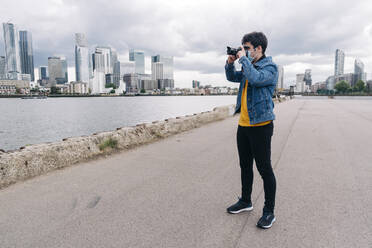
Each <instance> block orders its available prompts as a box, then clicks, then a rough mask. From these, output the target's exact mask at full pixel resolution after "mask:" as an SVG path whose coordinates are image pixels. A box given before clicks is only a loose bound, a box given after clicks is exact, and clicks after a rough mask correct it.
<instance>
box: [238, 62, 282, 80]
mask: <svg viewBox="0 0 372 248" xmlns="http://www.w3.org/2000/svg"><path fill="white" fill-rule="evenodd" d="M239 63H240V64H241V65H242V67H243V76H244V77H245V78H247V79H248V84H249V85H250V86H252V87H267V86H276V82H277V74H278V69H277V67H276V65H275V64H268V65H266V66H264V68H263V69H262V70H259V71H258V70H257V69H256V68H254V66H253V65H252V63H251V62H250V61H249V60H248V58H247V57H246V56H243V57H241V58H240V59H239Z"/></svg>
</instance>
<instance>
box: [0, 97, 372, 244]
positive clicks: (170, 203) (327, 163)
mask: <svg viewBox="0 0 372 248" xmlns="http://www.w3.org/2000/svg"><path fill="white" fill-rule="evenodd" d="M274 110H275V113H276V116H277V120H276V121H275V122H274V127H275V129H274V137H273V143H272V164H273V166H274V170H275V173H276V177H277V202H276V218H277V221H276V222H275V223H274V225H273V227H272V228H271V229H269V230H261V229H258V228H256V226H255V224H256V222H257V220H258V218H259V217H260V215H261V212H262V207H263V201H264V199H263V186H262V180H261V178H260V176H259V174H258V172H257V171H256V170H255V178H254V180H255V181H254V186H253V197H252V200H253V206H254V210H253V211H252V212H250V213H247V212H244V213H241V214H238V215H230V214H228V213H226V207H228V206H229V205H230V204H232V203H234V202H236V201H237V196H240V168H239V164H238V155H237V148H236V128H237V122H238V117H237V116H236V117H231V118H228V119H225V120H223V121H219V122H215V123H211V124H208V125H205V126H203V127H201V128H198V129H194V130H191V131H188V132H185V133H182V134H178V135H175V136H172V137H170V138H167V139H163V140H161V141H159V142H156V143H153V144H149V145H145V146H141V147H138V148H135V149H133V150H130V151H127V152H122V153H118V154H115V155H112V156H110V157H107V158H101V159H99V160H96V161H92V162H89V163H83V164H79V165H76V166H72V167H69V168H65V169H62V170H58V171H54V172H51V173H49V174H47V175H43V176H40V177H37V178H34V179H31V180H27V181H25V182H21V183H17V184H15V185H11V186H9V187H8V188H5V189H2V190H0V247H1V248H5V247H37V248H42V247H47V248H52V247H74V248H80V247H149V248H150V247H151V248H156V247H175V248H179V247H187V248H191V247H213V248H216V247H221V248H230V247H231V248H233V247H234V248H235V247H250V248H252V247H366V248H368V247H372V210H371V207H372V100H338V99H334V100H332V99H329V100H328V99H326V100H324V99H323V100H320V99H304V98H298V99H295V100H291V101H287V102H284V103H280V104H277V105H276V106H275V109H274Z"/></svg>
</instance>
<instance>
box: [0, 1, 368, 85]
mask: <svg viewBox="0 0 372 248" xmlns="http://www.w3.org/2000/svg"><path fill="white" fill-rule="evenodd" d="M270 2H271V3H270V6H271V7H270V9H267V8H265V6H266V5H265V4H264V3H256V2H254V3H252V2H249V3H248V2H243V1H242V2H236V3H235V4H232V6H231V7H229V8H226V7H225V6H226V3H224V2H218V1H217V2H216V3H215V4H214V5H213V6H210V4H208V3H207V2H206V1H190V2H187V3H183V2H177V1H176V2H170V1H159V2H156V3H147V2H145V1H136V3H132V2H129V1H112V2H111V3H110V4H105V5H103V4H102V3H100V2H95V1H91V2H89V3H88V2H86V1H79V2H78V3H75V2H72V1H57V0H56V1H50V2H48V3H45V2H41V1H34V2H33V3H32V4H30V3H28V2H26V1H20V0H19V1H16V2H11V3H9V4H7V5H6V6H4V8H2V9H1V10H0V14H1V16H3V18H4V19H3V20H2V22H7V21H8V20H9V19H10V21H11V22H13V23H15V24H17V25H18V26H19V27H20V29H22V30H27V31H30V32H31V33H32V35H33V44H34V55H35V68H37V67H39V66H41V65H46V63H47V57H49V56H52V55H53V54H54V53H57V54H64V55H65V56H66V58H67V62H68V65H69V69H68V71H69V79H71V80H72V79H74V78H75V71H74V69H73V68H74V45H75V44H74V43H75V41H74V39H73V36H74V34H75V33H84V34H86V37H87V38H88V40H89V43H90V44H92V46H95V45H99V44H103V45H105V44H107V45H110V46H112V47H115V48H116V49H117V52H118V54H119V60H120V61H123V59H121V58H122V57H124V58H128V52H129V49H130V48H134V49H140V50H144V52H145V54H146V58H145V67H146V73H149V72H150V69H151V58H150V56H151V55H153V54H161V55H165V56H168V55H174V66H175V68H174V77H175V83H176V87H189V85H190V82H191V81H192V79H195V80H198V81H201V82H202V84H208V83H216V86H218V85H227V86H234V84H233V83H227V81H226V79H225V77H224V72H223V64H224V62H225V59H226V55H225V47H226V45H231V46H238V45H239V44H240V40H241V37H242V36H243V35H244V34H245V33H247V32H250V31H254V30H260V31H263V32H264V33H265V34H266V35H267V36H268V39H269V46H268V50H267V55H271V56H273V58H274V61H275V62H276V63H277V64H279V65H283V66H284V72H285V79H284V80H285V82H284V83H285V84H288V82H293V81H295V75H296V74H297V73H300V72H302V71H304V70H305V69H308V68H311V69H312V72H313V81H314V82H317V81H323V80H325V78H327V76H328V75H332V74H333V70H334V61H333V59H334V51H335V49H337V48H339V49H341V50H343V51H345V68H344V71H345V72H352V71H353V67H354V59H355V58H359V59H361V60H362V61H363V63H364V65H365V71H366V72H367V73H368V79H369V78H370V75H371V71H372V48H371V46H370V45H369V44H370V43H371V40H372V24H371V23H370V21H369V13H370V12H371V10H372V6H371V4H369V3H368V2H365V1H354V2H352V3H349V2H347V1H327V2H326V3H323V2H322V8H320V9H319V8H318V7H317V8H316V9H314V8H315V6H316V5H317V4H314V1H301V2H299V3H293V2H290V1H280V3H279V2H274V1H270ZM19 6H22V7H23V8H25V9H26V8H27V11H25V12H22V11H19V8H20V7H19ZM41 6H43V10H44V11H43V12H39V11H37V10H39V9H40V7H41ZM241 9H247V10H249V11H250V13H251V14H249V15H236V14H235V13H238V12H239V11H240V10H241ZM83 10H84V11H83ZM21 13H22V14H21ZM34 13H38V14H37V15H36V14H34ZM98 13H99V16H100V18H102V19H104V20H105V21H104V22H99V21H98V22H97V20H96V17H97V16H98ZM119 13H120V14H119ZM266 15H268V16H270V18H269V20H267V21H265V22H264V23H262V22H260V21H259V20H260V19H262V18H264V17H265V16H266ZM221 16H228V17H229V18H228V21H223V20H221V18H220V17H221ZM186 17H187V18H186ZM30 18H31V19H32V21H30ZM222 19H223V18H222ZM293 20H296V21H295V22H294V21H293ZM247 23H249V24H250V25H249V29H247V27H246V26H247V25H246V24H247ZM76 24H78V25H76ZM196 24H197V25H196ZM50 34H53V35H50ZM0 51H1V52H0V56H4V53H3V51H4V44H3V40H2V39H1V41H0Z"/></svg>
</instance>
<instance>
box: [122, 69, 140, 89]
mask: <svg viewBox="0 0 372 248" xmlns="http://www.w3.org/2000/svg"><path fill="white" fill-rule="evenodd" d="M123 80H124V82H125V87H126V92H127V93H136V92H138V89H139V85H138V84H139V78H138V74H137V73H128V74H124V77H123Z"/></svg>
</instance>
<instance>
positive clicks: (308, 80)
mask: <svg viewBox="0 0 372 248" xmlns="http://www.w3.org/2000/svg"><path fill="white" fill-rule="evenodd" d="M304 81H305V85H308V86H309V87H310V86H311V83H312V79H311V69H306V70H305V76H304Z"/></svg>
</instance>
